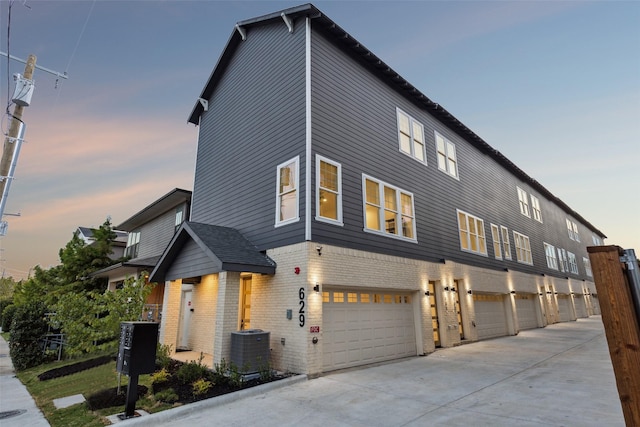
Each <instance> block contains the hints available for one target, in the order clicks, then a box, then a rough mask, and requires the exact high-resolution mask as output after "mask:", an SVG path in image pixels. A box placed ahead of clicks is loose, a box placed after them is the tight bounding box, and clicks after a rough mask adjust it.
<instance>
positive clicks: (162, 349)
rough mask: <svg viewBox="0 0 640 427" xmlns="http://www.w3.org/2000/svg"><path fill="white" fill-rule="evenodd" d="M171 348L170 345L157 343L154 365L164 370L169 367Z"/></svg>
mask: <svg viewBox="0 0 640 427" xmlns="http://www.w3.org/2000/svg"><path fill="white" fill-rule="evenodd" d="M172 347H173V346H172V345H171V344H169V345H165V344H160V343H158V347H157V349H156V365H158V366H159V367H160V368H162V369H166V368H168V367H169V364H170V363H171V360H172V359H171V348H172Z"/></svg>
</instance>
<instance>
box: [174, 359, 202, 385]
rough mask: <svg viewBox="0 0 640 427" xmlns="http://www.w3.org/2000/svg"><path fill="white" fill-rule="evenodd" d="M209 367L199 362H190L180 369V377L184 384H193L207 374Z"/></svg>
mask: <svg viewBox="0 0 640 427" xmlns="http://www.w3.org/2000/svg"><path fill="white" fill-rule="evenodd" d="M207 371H208V369H207V367H206V366H203V365H201V364H199V363H197V362H188V363H185V364H184V365H182V366H180V368H179V369H178V373H177V374H176V375H177V376H178V379H179V380H180V382H181V383H183V384H191V383H193V382H194V381H196V380H199V379H200V378H203V377H204V376H205V375H206V374H207Z"/></svg>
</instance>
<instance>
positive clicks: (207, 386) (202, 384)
mask: <svg viewBox="0 0 640 427" xmlns="http://www.w3.org/2000/svg"><path fill="white" fill-rule="evenodd" d="M191 387H193V396H194V397H195V398H196V399H197V398H198V397H200V396H204V395H206V394H207V393H208V392H209V390H211V387H213V383H212V382H211V381H207V380H205V379H204V378H200V379H199V380H196V381H194V383H193V384H191Z"/></svg>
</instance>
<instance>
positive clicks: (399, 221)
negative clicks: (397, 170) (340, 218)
mask: <svg viewBox="0 0 640 427" xmlns="http://www.w3.org/2000/svg"><path fill="white" fill-rule="evenodd" d="M362 186H363V193H364V195H365V197H364V230H365V231H369V232H374V233H381V234H384V235H385V236H392V237H398V238H401V239H408V240H413V241H415V240H416V222H415V215H414V206H413V194H411V193H409V192H407V191H404V190H402V189H400V188H398V187H395V186H393V185H390V184H387V183H385V182H383V181H380V180H377V179H375V178H372V177H370V176H367V175H364V174H363V175H362Z"/></svg>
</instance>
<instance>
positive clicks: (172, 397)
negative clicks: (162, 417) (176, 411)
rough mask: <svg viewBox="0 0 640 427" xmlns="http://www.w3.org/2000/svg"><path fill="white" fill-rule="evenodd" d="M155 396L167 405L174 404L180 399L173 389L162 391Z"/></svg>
mask: <svg viewBox="0 0 640 427" xmlns="http://www.w3.org/2000/svg"><path fill="white" fill-rule="evenodd" d="M153 396H154V397H155V398H156V400H158V401H160V402H166V403H174V402H177V401H178V400H179V399H180V397H179V396H178V394H177V393H176V392H175V391H174V390H173V389H172V388H168V389H166V390H163V391H160V392H158V393H156V394H154V395H153Z"/></svg>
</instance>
